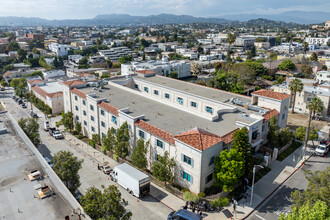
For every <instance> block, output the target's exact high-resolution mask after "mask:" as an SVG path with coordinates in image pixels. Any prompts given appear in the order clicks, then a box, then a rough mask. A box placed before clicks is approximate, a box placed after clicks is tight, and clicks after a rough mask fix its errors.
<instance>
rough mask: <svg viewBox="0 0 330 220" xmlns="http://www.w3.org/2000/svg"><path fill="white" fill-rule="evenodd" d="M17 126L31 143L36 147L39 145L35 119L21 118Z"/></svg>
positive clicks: (37, 125)
mask: <svg viewBox="0 0 330 220" xmlns="http://www.w3.org/2000/svg"><path fill="white" fill-rule="evenodd" d="M18 125H19V126H20V127H21V128H22V130H23V131H24V133H25V134H26V136H28V138H29V139H30V140H31V142H32V143H33V144H34V145H35V146H37V147H38V145H39V144H40V134H39V124H38V120H37V119H36V118H21V119H20V120H19V121H18Z"/></svg>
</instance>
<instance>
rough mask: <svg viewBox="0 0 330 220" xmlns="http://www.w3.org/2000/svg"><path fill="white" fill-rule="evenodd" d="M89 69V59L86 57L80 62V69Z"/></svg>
mask: <svg viewBox="0 0 330 220" xmlns="http://www.w3.org/2000/svg"><path fill="white" fill-rule="evenodd" d="M88 68H89V65H88V58H87V57H86V56H85V57H83V58H81V59H80V60H79V62H78V69H88Z"/></svg>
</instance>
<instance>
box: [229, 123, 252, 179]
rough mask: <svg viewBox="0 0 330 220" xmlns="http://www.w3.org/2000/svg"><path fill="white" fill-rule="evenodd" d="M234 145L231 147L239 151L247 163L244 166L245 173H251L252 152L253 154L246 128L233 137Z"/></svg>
mask: <svg viewBox="0 0 330 220" xmlns="http://www.w3.org/2000/svg"><path fill="white" fill-rule="evenodd" d="M233 139H234V140H233V143H232V145H231V148H232V149H235V150H237V152H238V153H240V154H241V155H242V157H243V159H244V161H245V164H244V167H243V169H244V173H245V174H247V173H248V172H249V170H251V169H249V168H251V166H253V165H252V160H251V159H252V152H251V144H250V141H249V135H248V130H247V128H246V127H243V128H242V129H239V130H237V131H236V132H235V133H234V135H233Z"/></svg>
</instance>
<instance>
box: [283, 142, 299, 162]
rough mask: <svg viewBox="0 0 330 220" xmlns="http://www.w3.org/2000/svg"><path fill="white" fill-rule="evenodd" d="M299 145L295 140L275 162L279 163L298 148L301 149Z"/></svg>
mask: <svg viewBox="0 0 330 220" xmlns="http://www.w3.org/2000/svg"><path fill="white" fill-rule="evenodd" d="M301 145H302V144H301V143H300V142H297V141H295V140H293V141H292V144H291V145H290V146H289V147H288V149H286V150H285V151H283V152H282V153H281V154H280V155H279V156H278V157H277V160H279V161H283V160H284V159H285V158H287V157H288V156H289V155H290V154H292V153H293V152H294V151H295V150H297V149H298V148H299V147H301Z"/></svg>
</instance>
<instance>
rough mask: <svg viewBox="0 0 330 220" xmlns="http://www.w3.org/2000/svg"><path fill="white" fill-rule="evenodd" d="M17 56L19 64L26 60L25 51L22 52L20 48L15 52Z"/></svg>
mask: <svg viewBox="0 0 330 220" xmlns="http://www.w3.org/2000/svg"><path fill="white" fill-rule="evenodd" d="M17 55H18V60H19V62H23V60H24V59H25V58H26V55H27V53H26V51H25V50H22V49H21V48H20V49H18V51H17Z"/></svg>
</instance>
